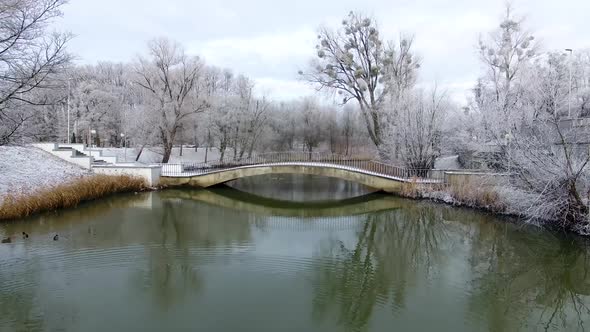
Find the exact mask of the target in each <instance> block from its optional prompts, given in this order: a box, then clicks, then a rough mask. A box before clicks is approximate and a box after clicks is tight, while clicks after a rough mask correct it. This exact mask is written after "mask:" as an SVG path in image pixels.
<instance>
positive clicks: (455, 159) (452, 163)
mask: <svg viewBox="0 0 590 332" xmlns="http://www.w3.org/2000/svg"><path fill="white" fill-rule="evenodd" d="M434 168H435V169H461V165H460V164H459V156H447V157H439V158H437V159H436V160H435V161H434Z"/></svg>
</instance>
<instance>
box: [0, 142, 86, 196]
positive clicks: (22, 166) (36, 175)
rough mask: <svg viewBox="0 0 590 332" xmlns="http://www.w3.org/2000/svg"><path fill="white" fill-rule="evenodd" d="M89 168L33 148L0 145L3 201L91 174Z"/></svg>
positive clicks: (0, 178)
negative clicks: (7, 197)
mask: <svg viewBox="0 0 590 332" xmlns="http://www.w3.org/2000/svg"><path fill="white" fill-rule="evenodd" d="M89 174H90V173H89V171H88V170H85V169H83V168H81V167H78V166H76V165H74V164H71V163H68V162H66V161H64V160H62V159H59V158H57V157H55V156H53V155H51V154H49V153H47V152H44V151H42V150H40V149H37V148H34V147H22V146H0V203H1V202H2V201H3V200H4V198H5V197H6V196H7V195H8V194H10V195H12V196H23V195H30V194H32V193H34V192H37V191H39V190H42V189H46V188H48V187H53V186H56V185H60V184H63V183H65V182H68V181H72V180H76V179H79V178H82V177H84V176H87V175H89Z"/></svg>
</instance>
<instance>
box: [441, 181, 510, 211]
mask: <svg viewBox="0 0 590 332" xmlns="http://www.w3.org/2000/svg"><path fill="white" fill-rule="evenodd" d="M447 192H448V193H449V194H450V195H451V197H452V198H453V199H454V200H455V201H456V202H458V203H459V204H461V205H466V206H469V207H475V208H482V209H486V210H489V211H493V212H503V211H505V210H506V204H505V203H504V201H503V200H502V199H501V198H500V195H499V194H498V192H497V191H496V188H495V186H494V185H493V184H491V183H489V182H488V181H486V180H484V179H469V180H465V181H460V182H456V183H452V184H451V185H449V187H448V189H447Z"/></svg>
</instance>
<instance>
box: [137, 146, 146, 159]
mask: <svg viewBox="0 0 590 332" xmlns="http://www.w3.org/2000/svg"><path fill="white" fill-rule="evenodd" d="M144 147H145V144H143V145H142V146H141V148H139V152H138V153H137V157H135V161H139V157H141V153H142V152H143V148H144Z"/></svg>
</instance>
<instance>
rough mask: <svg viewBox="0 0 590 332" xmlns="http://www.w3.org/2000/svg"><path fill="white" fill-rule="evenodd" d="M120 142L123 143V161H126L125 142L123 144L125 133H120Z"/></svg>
mask: <svg viewBox="0 0 590 332" xmlns="http://www.w3.org/2000/svg"><path fill="white" fill-rule="evenodd" d="M121 143H122V144H123V151H125V154H124V156H125V157H124V158H125V159H123V160H124V161H125V162H126V161H127V144H125V134H123V133H121Z"/></svg>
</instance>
